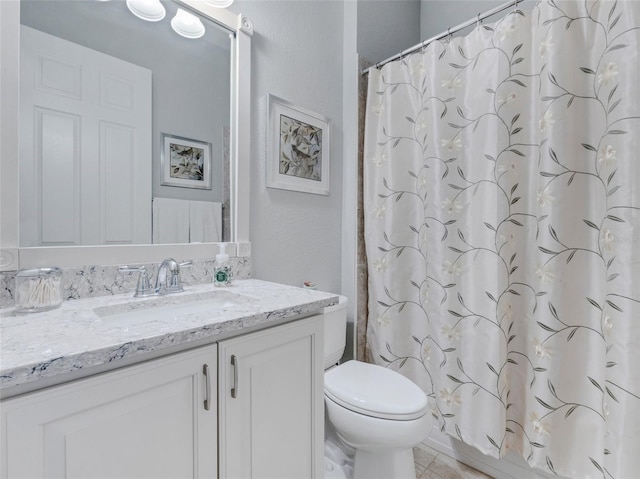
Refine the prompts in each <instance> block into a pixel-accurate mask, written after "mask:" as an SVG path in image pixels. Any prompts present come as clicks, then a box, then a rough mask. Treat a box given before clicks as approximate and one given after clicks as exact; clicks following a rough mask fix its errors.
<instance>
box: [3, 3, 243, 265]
mask: <svg viewBox="0 0 640 479" xmlns="http://www.w3.org/2000/svg"><path fill="white" fill-rule="evenodd" d="M162 2H163V4H164V5H165V8H166V10H167V16H166V17H165V20H164V21H163V22H158V23H148V22H144V21H142V20H140V19H138V18H135V17H134V16H133V15H131V14H130V13H129V11H128V10H127V8H126V5H125V2H124V0H111V1H102V2H98V1H96V2H78V1H56V2H50V1H37V0H35V1H34V0H23V1H22V2H0V10H2V11H1V12H0V23H1V24H2V25H1V26H2V28H1V31H0V35H1V36H2V38H1V39H0V40H1V42H0V45H1V47H2V57H1V58H0V62H1V63H2V82H0V85H1V86H2V91H1V93H2V99H3V102H2V103H3V107H2V119H3V121H2V123H1V124H2V129H1V130H0V133H1V137H2V143H1V145H2V159H1V164H0V168H1V174H0V178H1V179H2V187H3V192H2V198H3V202H2V203H3V205H2V213H1V214H0V221H1V224H0V236H1V237H2V238H0V240H1V246H2V248H1V251H0V252H1V260H2V261H1V262H0V263H1V264H0V268H1V269H2V270H12V269H18V268H24V267H31V266H33V265H37V264H39V263H42V262H43V261H46V262H47V263H48V264H53V263H55V264H59V265H60V266H63V267H65V266H76V265H84V264H104V265H106V264H119V263H123V262H132V261H139V262H142V261H156V260H157V258H158V257H162V255H164V254H166V253H165V252H166V251H171V252H172V254H173V255H175V256H176V257H184V258H186V257H192V258H206V257H211V256H213V255H214V254H215V253H216V250H215V249H211V247H206V245H207V243H204V244H200V245H193V244H189V245H183V246H178V245H171V248H169V249H167V245H162V244H153V245H147V246H144V245H142V244H141V243H142V242H138V241H136V242H133V243H131V244H123V242H119V241H118V240H117V239H116V240H115V241H113V242H112V243H109V242H107V243H106V244H107V245H110V246H104V245H101V246H75V244H76V243H66V242H60V243H55V242H51V243H49V244H46V245H45V247H42V246H40V247H37V248H32V247H25V246H26V245H29V246H33V245H34V243H29V242H25V241H22V240H20V241H19V240H18V237H19V234H18V230H22V225H21V224H20V214H19V213H18V211H20V210H21V209H22V208H21V207H19V205H18V202H17V201H16V198H20V201H23V200H24V198H25V194H24V193H26V192H27V191H28V190H26V189H24V190H23V192H22V193H23V194H18V191H19V190H22V189H23V188H22V185H21V187H20V188H18V186H17V185H18V183H19V178H20V177H21V175H20V174H19V173H18V168H19V167H20V165H18V164H16V161H15V158H16V155H15V152H16V151H18V149H19V148H18V146H21V145H19V142H18V138H17V137H18V135H16V133H17V132H18V131H19V130H18V128H17V127H15V123H21V122H18V121H17V118H19V117H20V113H21V111H20V108H19V104H18V101H17V100H15V98H16V97H17V96H18V95H17V92H18V85H19V83H20V79H19V74H18V72H19V67H20V61H19V60H20V48H19V47H20V40H18V39H20V28H21V27H20V17H21V13H22V12H21V10H24V12H25V13H24V18H25V23H29V22H31V26H30V27H28V28H32V27H34V26H39V27H40V28H43V29H44V28H45V27H43V26H42V25H36V24H35V23H36V22H35V21H34V20H33V19H31V20H29V16H30V15H31V16H33V15H32V14H31V13H29V12H28V10H29V8H31V7H32V6H35V7H39V8H45V9H47V10H49V9H52V8H62V10H63V13H62V14H63V16H64V17H70V16H71V13H70V12H71V9H73V8H79V9H80V12H79V13H78V15H85V16H86V15H88V12H87V11H88V10H100V11H101V12H102V14H103V16H104V17H107V14H106V13H105V12H107V11H109V9H111V10H115V9H116V8H118V9H119V13H118V14H117V15H118V16H119V17H121V20H123V21H125V22H128V23H129V27H124V26H122V27H121V26H118V27H114V25H115V24H114V20H113V19H112V18H111V19H110V20H109V27H110V28H109V29H108V30H104V31H102V33H100V34H97V33H96V32H98V31H99V27H97V26H95V24H94V23H93V20H89V19H88V17H87V18H85V19H84V20H76V21H75V24H74V23H73V22H72V23H71V24H69V23H66V24H65V26H61V25H62V24H61V23H60V22H61V17H60V13H56V14H54V13H47V14H46V15H45V17H51V19H52V20H53V23H54V24H55V21H58V22H59V23H58V26H57V27H56V28H58V29H62V30H65V31H66V35H67V36H68V38H69V39H70V41H73V42H74V43H79V42H80V41H81V37H82V36H83V34H84V36H85V37H89V38H90V42H89V45H88V47H87V48H90V49H92V50H96V51H100V49H101V48H102V49H106V48H107V47H108V48H113V49H115V48H116V46H118V45H120V46H122V45H124V46H125V50H130V51H129V52H128V54H129V55H130V56H131V55H134V54H135V50H137V51H138V55H139V52H140V50H141V49H142V45H144V44H145V43H144V42H145V41H146V42H147V44H153V45H156V46H157V45H162V42H163V41H164V42H167V41H169V42H170V43H171V47H172V48H173V49H174V50H175V51H177V52H178V57H174V58H169V57H168V54H167V52H168V47H167V46H166V45H165V47H164V50H162V47H161V51H160V53H153V54H151V53H149V52H148V51H147V55H146V56H148V57H156V59H157V58H158V57H160V58H161V59H162V60H164V63H162V62H161V65H160V67H159V69H160V70H169V71H170V72H171V73H173V77H172V78H171V79H169V80H162V79H161V78H162V77H161V76H160V73H161V71H156V69H157V68H158V67H157V68H153V67H152V66H150V65H146V66H143V67H142V68H146V69H148V70H152V80H153V82H152V85H153V86H152V91H153V95H152V96H153V100H154V103H153V109H152V111H153V115H154V116H153V122H152V127H151V130H152V132H151V135H150V136H151V139H150V140H149V143H150V148H151V151H152V153H151V155H150V156H151V175H152V177H151V179H149V178H148V177H147V178H146V179H145V180H144V182H148V183H151V191H152V193H151V194H152V195H153V196H154V197H163V198H169V199H171V198H173V199H180V200H184V201H193V202H198V201H215V200H220V201H219V202H220V203H222V202H224V201H228V205H229V207H228V208H226V211H225V216H226V224H225V227H223V231H224V233H223V234H224V236H223V237H222V238H221V240H223V241H233V242H236V243H245V242H248V239H249V224H248V223H249V213H248V205H249V191H248V187H249V176H248V174H249V168H248V166H249V145H248V142H247V141H245V142H244V143H242V142H240V141H239V138H245V140H246V138H248V137H249V134H250V133H249V131H250V125H249V116H250V64H251V63H250V51H251V41H250V36H251V34H252V24H251V22H250V21H249V20H248V19H246V18H244V17H242V16H240V15H235V14H232V13H230V12H228V11H227V10H224V9H217V8H214V7H211V6H209V5H207V4H206V2H202V1H199V0H162ZM29 4H32V5H29ZM178 7H181V8H183V9H185V10H187V11H190V12H195V13H198V14H199V15H200V16H201V17H202V18H203V23H204V24H205V28H206V30H207V32H209V31H211V32H214V31H215V32H217V33H216V35H217V40H215V45H214V43H212V42H214V40H208V39H207V38H206V36H205V37H203V38H201V39H199V40H202V42H201V43H200V46H197V45H196V46H194V42H197V41H198V40H192V39H186V38H182V37H179V36H178V35H177V34H176V33H175V32H173V31H172V30H171V27H170V20H171V18H172V17H173V14H174V12H175V11H176V10H177V8H178ZM83 10H84V11H83ZM41 13H42V12H41ZM114 15H116V14H114ZM38 16H41V15H38ZM131 25H134V27H133V28H132V27H131ZM216 26H218V27H222V28H221V29H220V28H216ZM47 28H50V29H53V28H54V27H47ZM130 30H133V31H137V30H141V31H142V32H144V34H145V39H144V40H139V41H138V40H132V39H130V38H129V37H127V36H125V33H126V35H128V34H129V33H127V32H129V31H130ZM50 31H51V32H53V30H50ZM152 31H153V32H154V33H153V35H155V33H156V31H162V33H163V34H164V36H165V39H164V40H157V39H152V38H154V37H151V35H152V33H151V32H152ZM48 34H50V33H48ZM230 34H231V35H230ZM105 38H107V39H109V41H108V42H107V43H108V44H109V45H107V47H105V46H104V45H102V46H101V45H99V43H100V41H101V39H102V40H104V39H105ZM168 39H170V40H168ZM91 42H93V43H91ZM194 48H195V51H196V54H195V55H193V54H192V53H193V52H192V49H194ZM100 53H103V52H100ZM106 54H107V55H110V56H116V52H115V51H114V50H108V51H107V52H106ZM188 56H190V57H193V56H195V57H197V58H198V59H199V61H200V64H201V65H199V66H200V67H202V69H205V68H209V71H211V66H209V65H205V63H206V62H207V61H211V60H213V58H214V57H225V58H226V63H225V65H224V66H221V67H220V68H219V71H218V68H217V67H216V68H215V69H216V71H215V72H213V73H211V74H206V73H200V72H201V71H202V69H196V67H193V66H189V65H187V64H185V63H184V61H186V58H187V57H188ZM147 60H149V61H151V60H152V58H148V59H147ZM229 60H231V61H229ZM126 61H128V62H130V63H133V59H132V58H131V57H129V58H128V59H127V60H126ZM194 72H197V73H194ZM63 77H64V74H63ZM163 82H164V87H163V88H164V89H163V90H161V89H160V87H161V86H162V85H163ZM194 83H198V84H200V86H204V89H200V91H201V92H203V93H201V94H200V95H198V97H197V98H198V101H197V106H194V104H193V101H194V100H193V98H191V99H183V98H182V97H180V96H178V93H180V92H181V90H195V87H194V86H193V84H194ZM54 86H55V85H54ZM116 86H117V85H116ZM221 89H225V90H227V92H228V93H227V95H228V96H227V97H226V99H220V98H216V97H214V96H213V93H214V91H218V90H221ZM113 91H117V88H115V90H114V89H112V90H111V92H113ZM158 91H160V93H158ZM205 101H207V102H210V103H209V104H208V105H211V106H206V107H203V105H204V104H205ZM157 102H160V103H157ZM158 105H161V106H158ZM185 105H186V108H185ZM218 105H220V106H218ZM163 109H164V113H160V112H161V110H163ZM172 109H173V111H174V112H175V114H172ZM194 110H202V111H205V112H206V113H207V114H208V116H209V118H208V123H207V125H209V124H212V125H213V126H212V127H209V126H205V127H202V125H201V124H202V123H204V121H199V120H196V121H193V122H190V120H191V119H192V118H191V116H193V115H192V114H191V113H193V111H194ZM185 111H186V113H185ZM218 112H222V115H220V116H219V117H215V118H214V114H217V113H218ZM156 115H159V119H158V118H156ZM8 120H11V121H8ZM161 121H162V122H164V123H163V124H162V125H160V122H161ZM156 123H157V125H156ZM190 123H191V124H195V127H194V128H195V129H188V126H189V124H190ZM198 127H201V129H200V130H197V128H198ZM165 135H169V136H171V137H175V138H177V139H178V141H179V142H181V141H182V140H181V139H183V138H184V139H187V140H196V141H197V142H198V143H197V144H196V146H200V145H208V144H210V145H211V154H210V158H211V164H210V169H211V172H212V177H211V178H212V181H211V189H210V190H207V189H202V188H186V187H177V186H167V185H163V184H162V183H163V182H165V181H164V180H165V179H163V177H162V174H163V172H162V171H161V157H162V154H163V144H164V142H163V141H161V139H162V138H163V137H164V136H165ZM118 144H121V143H118V142H116V145H118ZM186 145H187V146H188V145H189V143H186ZM178 146H180V145H178ZM183 146H184V145H183ZM125 150H126V148H125ZM48 151H49V150H48ZM114 151H115V152H116V156H118V155H117V153H118V152H119V150H117V149H115V150H114ZM225 152H227V157H228V158H229V161H228V169H227V171H228V173H227V174H226V176H224V175H223V173H222V172H223V171H224V164H223V163H215V161H216V160H220V158H224V155H225ZM8 153H11V154H8ZM112 156H113V155H112ZM125 164H126V163H125ZM50 169H51V168H50ZM116 171H120V170H116ZM45 173H46V172H45ZM45 173H43V175H42V176H43V178H42V179H40V183H36V185H40V188H41V187H42V184H45V185H46V184H47V183H42V181H43V180H44V177H45ZM58 173H59V174H61V175H62V176H64V173H65V172H64V171H62V173H60V172H59V171H58ZM222 178H225V180H224V181H226V183H227V184H228V188H227V192H226V193H225V192H224V190H225V188H224V184H221V183H224V182H223V179H222ZM129 181H130V183H131V184H130V187H131V188H133V189H137V188H138V185H139V184H140V183H138V179H136V180H135V182H132V181H131V180H129ZM36 187H37V186H36ZM128 189H130V188H128ZM128 189H127V191H128ZM202 195H204V197H203V196H202ZM214 195H218V196H214ZM225 195H226V197H227V198H228V199H225ZM27 196H28V195H27ZM83 207H84V206H83ZM118 209H119V211H122V210H123V206H122V204H120V205H118V207H117V208H116V209H115V211H116V212H117V211H118ZM146 209H147V211H148V212H149V215H150V213H151V212H150V210H151V206H150V205H148V206H146ZM112 210H113V208H112ZM22 219H25V216H24V215H23V216H22ZM27 219H28V218H27ZM147 221H148V220H147ZM169 241H170V242H171V243H173V242H174V241H173V240H169ZM150 242H151V240H149V243H150ZM18 243H20V244H18ZM35 244H37V243H35ZM55 244H60V245H63V246H54V245H55ZM70 244H73V246H69V245H70ZM93 244H94V245H98V244H100V242H93ZM228 251H230V252H232V253H234V252H235V251H236V250H235V248H234V247H233V245H232V247H231V248H230V249H228ZM248 251H250V250H249V248H248V247H240V248H238V255H240V253H241V252H246V253H247V254H248Z"/></svg>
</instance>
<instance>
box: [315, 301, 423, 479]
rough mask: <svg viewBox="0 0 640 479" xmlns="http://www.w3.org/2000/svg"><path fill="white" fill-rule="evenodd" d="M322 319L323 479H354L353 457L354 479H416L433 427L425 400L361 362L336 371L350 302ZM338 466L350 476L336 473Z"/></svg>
mask: <svg viewBox="0 0 640 479" xmlns="http://www.w3.org/2000/svg"><path fill="white" fill-rule="evenodd" d="M324 314H325V338H324V340H325V348H324V353H325V355H324V357H325V365H324V366H325V374H324V398H325V414H326V417H325V424H326V429H327V432H326V434H325V438H326V440H325V462H326V468H325V469H326V470H325V473H326V475H325V477H326V478H334V477H335V478H338V477H340V478H342V477H344V478H348V477H350V473H351V471H350V464H349V461H348V460H347V459H345V458H347V457H349V456H351V457H353V479H415V477H416V474H415V465H414V461H413V447H414V446H416V445H417V444H419V443H420V442H421V441H422V440H424V439H425V438H426V437H427V436H428V435H429V432H430V431H431V427H432V416H431V414H430V413H429V412H428V410H427V409H428V407H427V396H426V394H425V393H424V392H423V391H422V389H420V388H419V387H418V386H417V385H416V384H414V383H413V382H412V381H410V380H409V379H407V378H405V377H404V376H402V375H400V374H399V373H397V372H395V371H392V370H390V369H386V368H384V367H381V366H376V365H374V364H368V363H363V362H360V361H347V362H345V363H343V364H340V365H338V366H336V363H337V361H338V360H339V359H340V357H341V356H342V353H343V352H344V348H345V344H346V342H345V337H346V323H347V298H345V297H340V303H339V304H337V305H335V306H331V307H329V308H325V311H324ZM334 433H335V436H337V437H338V438H339V441H338V442H339V443H340V444H338V445H337V446H336V444H335V440H333V439H332V437H331V436H332V435H333V434H334ZM336 447H340V449H341V451H342V452H343V455H342V456H341V455H340V452H339V451H336ZM336 463H337V464H336ZM336 466H338V468H340V467H342V471H346V473H344V472H341V471H339V473H337V472H336Z"/></svg>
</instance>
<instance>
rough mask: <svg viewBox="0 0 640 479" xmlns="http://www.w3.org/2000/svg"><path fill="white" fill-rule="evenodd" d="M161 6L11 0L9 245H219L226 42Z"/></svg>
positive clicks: (225, 235)
mask: <svg viewBox="0 0 640 479" xmlns="http://www.w3.org/2000/svg"><path fill="white" fill-rule="evenodd" d="M164 7H165V9H166V16H165V18H164V19H162V20H161V21H157V22H148V21H143V20H141V19H139V18H138V17H136V16H134V15H133V14H132V13H131V12H130V11H129V9H128V8H127V5H126V4H125V2H124V0H111V1H103V2H96V1H93V2H86V1H85V2H79V1H77V0H57V1H55V2H52V1H50V0H22V2H21V4H20V23H21V34H20V35H21V42H20V50H21V63H20V69H21V72H20V74H21V78H20V95H21V97H20V98H21V102H20V122H21V124H20V126H21V128H20V135H21V141H20V246H22V247H28V246H64V245H88V244H148V243H189V242H204V241H215V242H219V241H230V240H231V236H230V234H229V233H230V232H229V228H230V224H229V209H230V208H229V207H230V204H229V167H228V162H229V128H230V121H231V117H230V103H231V102H230V94H231V90H230V88H231V84H230V78H231V64H230V60H231V53H230V51H231V39H232V36H231V35H230V33H229V31H228V30H226V29H223V28H221V27H219V26H218V25H216V24H214V23H213V22H211V21H210V20H207V19H204V18H203V19H202V20H201V21H202V23H203V24H204V27H205V33H204V35H203V36H202V37H200V38H194V39H191V38H185V37H183V36H180V35H178V34H177V33H176V32H175V31H174V30H173V29H172V28H171V24H170V22H171V21H172V19H173V18H174V17H175V16H176V12H177V11H178V9H179V5H178V4H177V3H175V2H173V1H165V2H164ZM180 11H181V12H185V10H184V9H180ZM183 14H184V13H183ZM192 18H193V17H192ZM230 36H231V38H230ZM149 99H150V101H149ZM165 138H170V140H168V141H165ZM162 160H165V161H162ZM201 185H202V186H201ZM152 199H153V201H152ZM185 210H186V213H185ZM225 217H226V221H224V218H225Z"/></svg>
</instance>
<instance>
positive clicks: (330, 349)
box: [322, 296, 349, 369]
mask: <svg viewBox="0 0 640 479" xmlns="http://www.w3.org/2000/svg"><path fill="white" fill-rule="evenodd" d="M348 304H349V300H348V299H347V298H346V297H345V296H340V301H339V302H338V304H335V305H333V306H329V307H327V308H324V310H323V312H322V314H323V315H324V369H328V368H330V367H331V366H335V365H336V363H337V362H338V361H339V360H340V358H341V357H342V354H343V353H344V348H345V346H346V344H347V305H348Z"/></svg>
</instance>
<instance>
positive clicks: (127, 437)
mask: <svg viewBox="0 0 640 479" xmlns="http://www.w3.org/2000/svg"><path fill="white" fill-rule="evenodd" d="M216 348H217V346H216V345H215V344H213V345H210V346H206V347H201V348H198V349H194V350H191V351H187V352H183V353H178V354H174V355H171V356H167V357H163V358H160V359H155V360H151V361H148V362H146V363H142V364H139V365H134V366H129V367H125V368H122V369H118V370H116V371H112V372H108V373H104V374H101V375H97V376H92V377H90V378H87V379H80V380H77V381H74V382H71V383H67V384H63V385H60V386H54V387H52V388H49V389H46V390H43V391H39V392H33V393H29V394H26V395H24V396H21V397H16V398H13V399H7V400H4V401H2V404H1V406H0V407H1V411H0V413H1V414H2V421H1V423H2V437H1V439H0V441H1V442H2V456H1V459H2V466H1V469H0V471H1V473H0V475H1V476H2V477H3V478H11V479H13V478H45V477H46V478H62V477H64V478H77V479H90V478H98V477H100V478H106V477H109V478H127V479H130V478H143V477H144V478H154V479H157V478H167V479H176V478H187V477H189V478H215V477H216V475H217V472H216V471H217V407H216V404H215V397H216V378H215V374H216V369H217V368H216V361H217V354H216ZM206 369H208V372H209V374H210V375H211V374H212V375H213V377H211V376H209V381H207V378H206V375H205V373H204V371H205V370H206ZM207 387H209V388H210V389H207ZM205 400H209V404H207V405H206V407H205Z"/></svg>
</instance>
